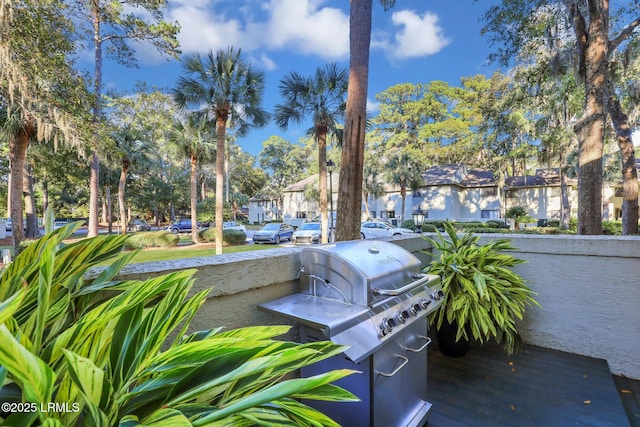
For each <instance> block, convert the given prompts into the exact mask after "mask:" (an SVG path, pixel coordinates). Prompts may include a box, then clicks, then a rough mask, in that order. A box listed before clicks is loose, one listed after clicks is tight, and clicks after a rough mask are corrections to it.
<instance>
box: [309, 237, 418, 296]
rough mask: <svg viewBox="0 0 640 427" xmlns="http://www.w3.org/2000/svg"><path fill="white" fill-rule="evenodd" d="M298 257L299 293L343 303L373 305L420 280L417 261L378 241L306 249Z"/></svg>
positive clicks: (344, 243)
mask: <svg viewBox="0 0 640 427" xmlns="http://www.w3.org/2000/svg"><path fill="white" fill-rule="evenodd" d="M300 258H301V274H300V288H301V293H304V294H308V295H313V296H316V297H320V298H327V299H334V300H338V301H342V302H344V303H347V304H357V305H363V306H370V305H373V304H375V303H376V302H377V301H380V300H382V299H385V298H387V297H388V296H390V295H393V294H394V293H396V292H399V293H402V292H400V291H401V290H402V289H403V288H404V287H406V286H407V285H408V284H411V283H413V282H415V281H416V280H419V279H420V278H421V277H422V276H421V275H419V274H420V270H421V265H420V260H418V258H416V257H415V256H414V255H413V254H411V253H410V252H408V251H407V250H405V249H403V248H401V247H400V246H398V245H395V244H393V243H391V242H387V241H382V240H379V241H371V240H354V241H349V242H338V243H333V244H328V245H322V246H314V247H307V248H304V249H303V250H302V251H301V253H300ZM394 291H395V292H394ZM389 292H391V293H389Z"/></svg>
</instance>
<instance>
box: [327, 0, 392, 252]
mask: <svg viewBox="0 0 640 427" xmlns="http://www.w3.org/2000/svg"><path fill="white" fill-rule="evenodd" d="M380 4H382V5H383V6H384V8H385V10H386V9H388V8H390V7H393V6H394V5H395V0H380ZM372 6H373V0H351V2H350V9H349V14H350V16H351V17H350V24H349V94H348V102H347V109H346V112H345V123H344V134H345V138H344V144H343V146H342V158H341V162H340V164H341V165H342V167H341V169H340V181H339V188H338V191H339V192H340V194H343V195H345V196H346V197H340V198H338V218H337V222H336V224H337V228H336V240H354V239H359V238H360V218H361V215H362V213H361V210H362V209H361V204H362V201H361V197H362V196H361V195H362V174H363V169H364V140H365V138H364V135H365V128H366V122H367V85H368V83H369V46H370V44H371V13H372Z"/></svg>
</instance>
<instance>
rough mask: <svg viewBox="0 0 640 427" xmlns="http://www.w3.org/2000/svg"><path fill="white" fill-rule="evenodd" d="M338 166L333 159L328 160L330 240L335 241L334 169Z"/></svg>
mask: <svg viewBox="0 0 640 427" xmlns="http://www.w3.org/2000/svg"><path fill="white" fill-rule="evenodd" d="M335 167H336V164H335V163H333V160H328V161H327V171H328V172H329V210H330V212H329V217H330V224H331V225H330V226H329V241H330V242H333V179H332V175H333V169H334V168H335Z"/></svg>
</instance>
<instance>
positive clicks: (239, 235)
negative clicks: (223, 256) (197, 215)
mask: <svg viewBox="0 0 640 427" xmlns="http://www.w3.org/2000/svg"><path fill="white" fill-rule="evenodd" d="M198 237H200V241H201V242H202V243H213V242H215V241H216V229H215V227H209V228H203V229H202V230H200V232H198ZM246 241H247V235H246V234H245V232H244V231H242V230H236V229H233V228H232V229H227V230H222V244H223V245H224V246H226V245H242V244H244V243H246Z"/></svg>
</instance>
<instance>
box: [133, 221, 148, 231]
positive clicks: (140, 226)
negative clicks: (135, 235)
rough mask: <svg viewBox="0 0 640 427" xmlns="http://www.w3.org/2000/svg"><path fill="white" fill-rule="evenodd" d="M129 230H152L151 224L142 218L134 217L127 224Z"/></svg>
mask: <svg viewBox="0 0 640 427" xmlns="http://www.w3.org/2000/svg"><path fill="white" fill-rule="evenodd" d="M127 231H151V225H149V223H148V222H146V221H144V220H142V219H134V220H131V222H129V225H127Z"/></svg>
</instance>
